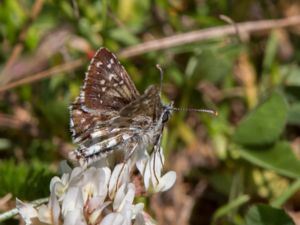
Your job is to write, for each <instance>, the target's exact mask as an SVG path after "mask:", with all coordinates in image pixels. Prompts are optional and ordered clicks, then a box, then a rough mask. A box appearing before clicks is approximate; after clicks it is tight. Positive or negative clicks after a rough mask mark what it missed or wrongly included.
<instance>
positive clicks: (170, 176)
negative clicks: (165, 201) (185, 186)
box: [154, 171, 176, 192]
mask: <svg viewBox="0 0 300 225" xmlns="http://www.w3.org/2000/svg"><path fill="white" fill-rule="evenodd" d="M175 181H176V172H175V171H169V172H168V173H166V174H165V175H163V176H162V177H161V178H160V179H159V183H158V185H157V186H156V187H154V190H155V192H162V191H167V190H168V189H170V188H171V187H172V186H173V185H174V183H175Z"/></svg>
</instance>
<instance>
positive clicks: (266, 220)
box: [246, 205, 294, 225]
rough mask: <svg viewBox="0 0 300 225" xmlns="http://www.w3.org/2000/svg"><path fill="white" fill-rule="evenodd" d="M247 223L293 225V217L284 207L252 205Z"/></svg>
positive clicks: (254, 224)
mask: <svg viewBox="0 0 300 225" xmlns="http://www.w3.org/2000/svg"><path fill="white" fill-rule="evenodd" d="M246 224H247V225H293V224H294V222H293V221H292V219H291V218H290V217H289V216H288V215H287V214H286V213H285V212H284V210H282V209H276V208H273V207H270V206H267V205H255V206H252V207H251V208H250V209H249V210H248V212H247V214H246Z"/></svg>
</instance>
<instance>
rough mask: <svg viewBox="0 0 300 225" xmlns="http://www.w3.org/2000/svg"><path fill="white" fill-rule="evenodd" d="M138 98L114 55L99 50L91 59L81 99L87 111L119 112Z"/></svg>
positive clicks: (131, 83)
mask: <svg viewBox="0 0 300 225" xmlns="http://www.w3.org/2000/svg"><path fill="white" fill-rule="evenodd" d="M138 96H139V93H138V91H137V90H136V88H135V86H134V84H133V82H132V81H131V79H130V77H129V76H128V74H127V72H126V70H125V69H124V67H123V66H122V65H121V64H120V62H119V61H118V60H117V58H116V57H115V55H113V54H112V53H111V52H109V51H108V50H107V49H105V48H100V49H99V50H98V51H97V52H96V54H95V56H94V57H93V58H92V60H91V63H90V66H89V67H88V71H87V74H86V78H85V84H84V86H83V90H82V94H81V98H82V102H83V104H84V105H85V106H86V107H87V108H88V109H94V110H95V109H96V110H119V109H121V108H122V107H124V106H125V105H127V104H128V103H130V102H131V101H133V100H135V99H137V97H138Z"/></svg>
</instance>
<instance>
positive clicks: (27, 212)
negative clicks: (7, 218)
mask: <svg viewBox="0 0 300 225" xmlns="http://www.w3.org/2000/svg"><path fill="white" fill-rule="evenodd" d="M16 207H17V209H18V211H19V214H20V215H21V217H22V218H23V219H24V221H25V223H26V224H31V223H32V221H31V218H35V217H37V216H38V213H37V211H36V209H35V208H34V207H33V205H32V204H29V203H24V202H22V201H21V200H19V199H16Z"/></svg>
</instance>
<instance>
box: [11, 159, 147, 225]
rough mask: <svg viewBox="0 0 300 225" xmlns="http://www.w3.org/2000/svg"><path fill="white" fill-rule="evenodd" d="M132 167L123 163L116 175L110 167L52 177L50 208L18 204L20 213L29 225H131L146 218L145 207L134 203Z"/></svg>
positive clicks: (90, 168) (88, 169)
mask: <svg viewBox="0 0 300 225" xmlns="http://www.w3.org/2000/svg"><path fill="white" fill-rule="evenodd" d="M128 168H129V166H128V165H127V164H119V165H117V166H116V167H115V170H114V171H113V172H112V173H111V170H110V169H109V168H108V167H102V168H95V167H89V168H87V169H81V168H74V169H73V170H72V172H71V174H64V175H62V178H59V177H53V178H52V180H51V182H50V191H51V195H50V200H49V202H48V204H47V205H42V206H39V207H38V208H37V209H35V208H34V207H33V205H32V204H27V203H22V202H21V201H17V205H18V210H19V213H20V215H21V216H22V218H23V219H24V220H25V222H26V224H34V223H33V221H39V222H43V223H45V224H66V225H87V224H89V225H98V224H101V225H108V224H122V225H131V224H133V222H134V221H139V220H136V218H140V217H141V215H143V214H142V212H143V207H144V205H143V204H142V203H138V204H134V203H133V201H134V197H135V187H134V185H133V184H132V183H129V180H128V179H129V178H128V177H129V170H128ZM117 183H118V185H117ZM140 224H144V223H140Z"/></svg>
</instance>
